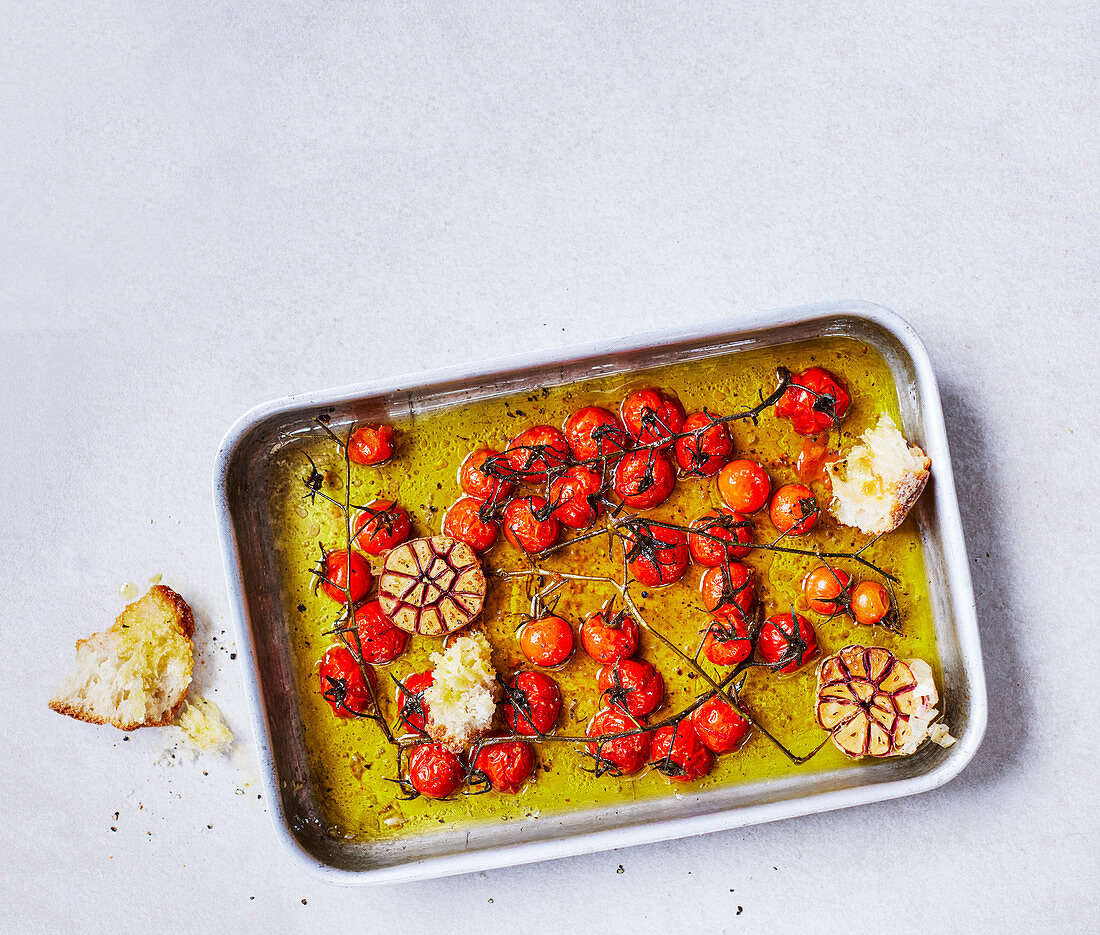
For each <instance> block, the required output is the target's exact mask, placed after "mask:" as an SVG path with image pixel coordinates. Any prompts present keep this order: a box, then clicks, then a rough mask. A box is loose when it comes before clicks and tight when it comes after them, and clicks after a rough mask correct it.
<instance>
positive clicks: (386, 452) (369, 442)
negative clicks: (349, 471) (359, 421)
mask: <svg viewBox="0 0 1100 935" xmlns="http://www.w3.org/2000/svg"><path fill="white" fill-rule="evenodd" d="M348 457H349V458H350V459H351V460H352V461H354V462H355V463H356V464H381V463H382V462H383V461H389V459H390V458H392V457H393V426H392V425H361V426H360V427H359V428H357V429H356V430H355V431H354V432H352V433H351V438H350V439H348Z"/></svg>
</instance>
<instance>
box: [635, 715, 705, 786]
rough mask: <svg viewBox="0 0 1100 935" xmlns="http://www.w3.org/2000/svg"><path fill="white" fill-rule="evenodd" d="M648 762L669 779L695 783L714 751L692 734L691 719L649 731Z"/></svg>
mask: <svg viewBox="0 0 1100 935" xmlns="http://www.w3.org/2000/svg"><path fill="white" fill-rule="evenodd" d="M649 756H650V762H651V763H652V764H653V766H654V767H656V769H657V771H658V772H661V773H664V774H665V775H666V776H667V777H668V778H669V779H671V780H672V781H673V782H695V780H696V779H702V778H703V777H704V776H705V775H706V774H707V773H709V772H710V770H711V767H712V766H714V754H713V753H711V752H710V750H708V749H707V748H706V747H705V746H704V745H703V741H702V740H700V739H699V735H698V734H697V733H695V727H694V726H693V725H692V722H691V718H684V719H683V720H682V721H680V722H679V723H678V724H668V725H666V726H665V727H658V728H657V729H656V730H655V731H654V732H653V747H652V749H651V750H650V753H649Z"/></svg>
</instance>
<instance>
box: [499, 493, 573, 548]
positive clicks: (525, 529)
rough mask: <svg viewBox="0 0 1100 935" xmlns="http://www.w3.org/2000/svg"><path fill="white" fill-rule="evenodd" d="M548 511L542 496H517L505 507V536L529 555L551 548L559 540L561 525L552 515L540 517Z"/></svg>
mask: <svg viewBox="0 0 1100 935" xmlns="http://www.w3.org/2000/svg"><path fill="white" fill-rule="evenodd" d="M546 512H547V511H546V501H545V500H544V499H543V498H542V497H538V496H534V495H532V496H530V497H517V498H516V499H515V500H513V501H512V502H511V503H509V504H508V506H506V507H505V508H504V523H503V525H504V538H505V539H507V540H508V541H509V542H510V543H512V545H514V546H515V547H516V548H517V549H522V550H523V551H524V552H526V553H527V554H528V555H533V554H534V553H535V552H541V551H542V550H543V549H548V548H550V546H552V545H553V544H554V543H555V542H557V541H558V535H559V533H560V532H561V526H560V524H559V523H558V521H557V520H556V519H554V517H553V516H551V515H547V516H546V519H539V516H541V515H543V514H544V513H546ZM536 513H537V514H538V515H537V516H536Z"/></svg>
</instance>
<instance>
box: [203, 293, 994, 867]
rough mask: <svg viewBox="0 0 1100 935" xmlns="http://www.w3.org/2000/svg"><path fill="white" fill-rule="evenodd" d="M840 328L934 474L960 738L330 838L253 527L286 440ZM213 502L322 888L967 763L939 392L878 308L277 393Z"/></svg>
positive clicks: (979, 709) (945, 654)
mask: <svg viewBox="0 0 1100 935" xmlns="http://www.w3.org/2000/svg"><path fill="white" fill-rule="evenodd" d="M838 335H843V336H848V337H852V338H855V339H857V340H859V341H862V342H864V343H866V344H868V345H871V346H873V347H874V348H875V349H877V350H878V351H879V353H881V354H882V356H883V357H884V358H885V359H886V361H887V364H888V365H889V367H890V369H891V371H892V373H893V377H894V381H895V384H896V388H897V392H898V397H899V402H900V406H901V414H902V419H903V422H904V425H903V431H904V433H905V436H906V438H908V439H910V440H911V441H914V442H916V443H917V444H919V445H921V447H923V448H924V449H925V451H926V452H927V453H928V455H929V457H930V458H931V459H932V465H933V481H932V482H931V483H930V484H929V488H928V490H927V491H926V492H925V494H924V496H923V497H921V499H920V501H919V504H918V507H917V516H918V522H919V528H920V531H921V537H922V540H923V547H924V558H925V564H926V567H927V571H928V575H929V591H930V599H931V602H932V605H933V613H934V620H935V633H936V639H937V642H938V647H939V653H940V657H941V663H942V667H943V683H944V684H943V692H942V694H943V705H944V708H945V713H946V715H947V719H948V722H949V723H950V725H951V730H952V732H953V733H954V734H955V736H956V737H957V738H958V742H957V743H956V744H955V745H954V746H952V747H949V748H947V749H943V748H940V747H937V746H934V745H932V744H925V745H924V747H923V748H922V749H921V750H920V751H918V752H917V753H916V754H914V755H913V756H910V757H903V758H891V759H887V760H884V761H874V762H866V763H861V764H860V765H858V766H855V767H849V768H847V769H844V770H836V771H830V772H822V773H813V774H809V775H793V776H789V777H781V778H776V779H771V780H767V781H759V782H753V783H749V784H743V785H732V786H727V787H724V788H715V789H709V790H707V791H705V792H700V793H696V794H691V793H685V794H681V795H675V796H673V795H668V796H667V797H664V798H656V799H653V798H650V799H645V800H642V801H638V802H624V803H621V804H619V805H617V806H615V807H614V808H606V807H605V808H601V809H588V810H578V811H575V812H570V813H566V814H561V815H557V816H553V817H543V818H540V819H539V820H528V821H523V822H508V823H499V822H498V823H496V824H492V823H485V824H483V825H475V826H473V827H470V828H469V829H467V828H465V827H463V828H461V829H459V830H455V829H449V830H448V829H441V830H440V831H438V832H436V833H433V834H431V835H421V836H418V837H411V838H409V839H406V840H400V839H399V840H398V841H396V842H387V843H377V842H375V843H363V842H353V841H348V840H344V839H341V838H337V837H334V836H332V835H330V834H329V833H328V832H327V831H326V830H325V826H324V822H323V821H322V820H321V819H320V810H319V808H318V805H317V802H316V799H315V798H314V793H313V790H312V789H311V783H310V778H309V767H308V758H307V754H306V749H305V745H304V740H303V734H302V728H301V722H300V718H299V715H298V712H297V709H296V702H295V689H294V679H293V670H292V666H291V661H290V649H289V645H288V636H287V633H288V628H287V624H286V621H285V620H284V619H283V616H282V615H283V610H282V607H281V603H280V600H279V588H278V586H277V583H276V581H275V579H274V577H273V576H274V575H275V565H274V557H273V554H272V548H271V541H272V537H271V534H270V531H269V530H267V529H266V528H265V526H266V523H267V519H266V517H267V514H268V511H267V509H266V508H265V506H264V502H263V496H264V491H265V486H266V485H265V472H266V470H267V465H268V463H269V456H270V454H271V452H272V451H273V450H274V449H275V447H276V446H277V445H278V443H279V441H280V439H281V438H284V437H285V435H286V434H287V433H289V432H294V431H301V430H302V429H304V428H305V427H307V426H308V425H309V423H310V422H311V421H312V420H313V418H314V416H315V415H316V414H317V413H318V412H320V411H325V412H328V413H330V414H331V418H332V423H333V424H334V425H336V424H340V423H342V422H348V421H350V420H353V419H356V420H363V419H372V420H379V419H386V418H387V417H396V416H403V415H408V414H410V413H419V412H424V411H427V410H431V409H438V408H441V407H447V406H454V405H460V404H462V403H465V402H469V401H471V400H475V399H481V398H485V397H488V396H499V395H505V394H512V393H520V392H525V391H529V390H530V389H532V388H534V387H540V386H545V385H558V384H562V383H570V382H574V381H578V380H583V379H591V378H593V377H599V376H604V375H607V374H614V373H623V372H628V371H635V370H642V369H646V368H649V367H653V366H660V365H662V364H667V363H673V362H676V361H682V360H689V359H694V358H696V357H701V356H711V355H714V354H716V353H726V352H732V351H737V350H741V349H747V348H755V347H764V346H771V345H777V344H785V343H788V342H792V341H801V340H806V339H810V338H817V337H822V336H838ZM214 506H215V511H216V513H217V519H218V525H219V529H220V535H221V543H222V553H223V558H224V562H225V570H226V577H227V579H228V586H229V598H230V606H231V609H232V614H233V617H234V621H235V625H236V630H237V642H238V647H239V656H240V661H241V664H242V667H243V670H244V677H245V686H246V689H247V693H248V697H249V700H250V702H251V714H252V724H253V730H254V733H255V739H256V745H257V752H258V756H259V761H260V764H261V770H262V773H263V777H264V784H265V788H266V792H267V801H268V803H269V806H270V808H271V812H272V817H273V820H274V822H275V828H276V832H277V834H278V837H279V839H280V840H281V841H282V843H283V844H284V845H285V846H286V847H287V849H288V851H289V852H290V854H291V855H292V857H293V859H294V860H295V861H296V862H297V863H298V864H299V865H300V866H302V867H303V868H305V869H307V870H309V871H312V872H314V873H315V874H318V875H320V876H321V877H323V878H325V879H327V880H329V881H332V882H337V883H345V884H353V883H370V882H381V881H399V880H415V879H422V878H426V877H433V876H443V875H446V874H454V873H466V872H470V871H475V870H485V869H488V868H492V867H501V866H507V865H512V864H519V863H525V862H528V861H535V860H545V859H549V858H556V857H566V856H572V855H576V854H582V853H588V852H591V851H598V850H603V849H608V848H616V847H629V846H631V845H635V844H644V843H648V842H652V841H660V840H667V839H670V838H680V837H686V836H688V835H695V834H704V833H707V832H712V831H722V830H727V829H730V828H737V827H740V826H743V825H748V824H754V823H757V822H764V821H773V820H775V819H779V818H790V817H792V816H795V815H805V814H810V813H813V812H822V811H827V810H829V809H836V808H845V807H847V806H851V805H861V804H864V803H867V802H876V801H881V800H884V799H890V798H895V797H898V796H904V795H912V794H914V793H917V792H924V791H927V790H929V789H934V788H936V787H937V786H940V785H942V784H943V783H945V782H947V781H948V780H950V779H951V778H952V777H954V776H955V775H957V774H958V773H959V771H960V770H962V769H963V767H964V766H965V765H966V764H967V763H968V762H969V761H970V760H971V758H972V757H973V756H974V753H975V752H976V750H977V748H978V744H979V743H980V742H981V738H982V734H983V733H984V731H985V724H986V694H985V679H984V675H983V672H982V657H981V647H980V644H979V638H978V625H977V620H976V617H975V611H974V597H973V593H972V591H971V585H970V572H969V569H968V562H967V556H966V546H965V544H964V542H963V534H962V528H961V524H960V521H959V508H958V503H957V501H956V498H955V482H954V478H953V477H952V473H951V460H950V455H949V453H948V447H947V436H946V433H945V431H944V423H943V411H942V408H941V404H940V394H939V390H938V388H937V386H936V379H935V376H934V375H933V373H932V366H931V363H930V361H929V359H928V353H927V351H926V350H925V348H924V346H923V345H922V344H921V341H920V339H919V338H918V337H917V335H916V334H915V333H914V332H913V330H912V328H910V327H909V325H908V324H906V323H905V322H904V321H903V320H902V319H901V318H899V317H898V316H897V315H895V314H894V313H893V312H890V311H888V310H887V309H885V308H882V307H881V306H877V305H872V304H869V303H863V302H838V303H829V304H822V305H813V306H807V307H803V308H793V309H785V310H782V311H772V312H762V313H759V314H754V315H749V316H742V317H738V318H736V319H731V320H725V321H718V322H714V323H712V324H708V325H701V326H691V327H687V328H677V329H670V330H666V331H659V332H653V333H650V334H644V335H631V336H629V337H623V338H618V339H616V340H612V341H602V342H597V343H594V344H587V345H582V346H577V347H572V348H566V349H564V350H554V351H542V352H535V353H529V354H522V355H518V356H515V357H508V358H503V359H498V360H494V361H489V362H485V363H480V364H474V365H472V366H458V367H447V368H445V369H441V370H435V371H431V372H428V373H421V374H416V375H413V376H407V377H401V378H397V379H385V380H377V381H371V382H366V383H360V384H356V385H353V386H346V387H340V388H337V389H332V390H325V391H322V392H318V393H305V394H301V395H298V396H291V397H287V398H285V399H279V400H275V401H274V402H270V403H265V404H263V405H261V406H258V407H256V408H255V409H253V410H251V411H250V412H248V413H246V414H245V415H244V416H243V417H241V419H239V420H238V421H237V423H236V424H235V425H234V426H233V427H232V428H231V429H230V430H229V432H228V433H227V434H226V436H225V438H224V440H223V441H222V444H221V447H220V449H219V451H218V455H217V460H216V462H215V466H214Z"/></svg>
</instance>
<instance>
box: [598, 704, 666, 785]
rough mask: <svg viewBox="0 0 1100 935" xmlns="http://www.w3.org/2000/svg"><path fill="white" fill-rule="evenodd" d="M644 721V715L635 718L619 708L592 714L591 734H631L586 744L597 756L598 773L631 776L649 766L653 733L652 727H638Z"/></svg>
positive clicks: (643, 723)
mask: <svg viewBox="0 0 1100 935" xmlns="http://www.w3.org/2000/svg"><path fill="white" fill-rule="evenodd" d="M644 725H645V721H644V720H643V719H641V718H632V717H630V715H628V714H625V713H624V712H622V711H620V710H618V709H617V708H604V709H603V710H602V711H600V712H598V713H597V714H596V716H595V717H594V718H592V721H591V722H590V723H589V725H588V730H587V731H586V732H585V733H586V735H587V736H589V737H600V736H607V735H608V734H629V736H625V737H615V738H613V739H609V740H603V741H597V742H590V743H588V744H585V749H586V750H587V751H588V755H589V756H592V757H595V759H596V767H595V772H596V775H597V776H602V775H604V774H605V773H611V774H612V775H613V776H620V775H622V776H629V775H630V774H631V773H636V772H638V770H640V769H641V768H642V767H643V766H645V764H646V761H647V760H648V759H649V746H650V736H649V732H648V731H640V732H639V731H638V728H639V726H644ZM631 732H633V733H631Z"/></svg>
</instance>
